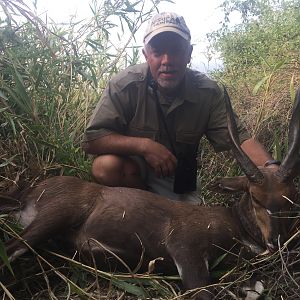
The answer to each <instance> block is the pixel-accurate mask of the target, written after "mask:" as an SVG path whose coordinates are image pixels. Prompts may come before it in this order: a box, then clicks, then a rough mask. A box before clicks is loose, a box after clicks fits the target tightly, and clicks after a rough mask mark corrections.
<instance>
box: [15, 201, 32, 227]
mask: <svg viewBox="0 0 300 300" xmlns="http://www.w3.org/2000/svg"><path fill="white" fill-rule="evenodd" d="M36 215H37V210H36V208H35V206H33V205H27V206H26V207H25V209H24V210H22V211H20V212H17V213H16V214H15V218H16V220H18V222H19V223H20V224H21V225H22V226H23V227H24V228H26V227H27V226H28V225H29V224H30V223H31V222H32V221H33V220H34V219H35V217H36Z"/></svg>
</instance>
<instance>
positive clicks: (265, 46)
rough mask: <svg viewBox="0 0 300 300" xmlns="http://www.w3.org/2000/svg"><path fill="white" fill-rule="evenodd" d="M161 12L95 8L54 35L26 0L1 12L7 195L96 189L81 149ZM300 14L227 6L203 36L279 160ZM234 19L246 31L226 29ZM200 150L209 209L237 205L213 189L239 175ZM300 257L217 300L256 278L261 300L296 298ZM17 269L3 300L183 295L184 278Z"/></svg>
mask: <svg viewBox="0 0 300 300" xmlns="http://www.w3.org/2000/svg"><path fill="white" fill-rule="evenodd" d="M160 2H162V0H161V1H160V0H155V1H154V0H151V1H143V0H136V1H131V0H104V1H103V2H101V3H99V2H97V1H96V0H94V1H92V2H91V11H92V14H93V15H92V17H91V18H90V19H89V20H84V21H79V22H77V21H70V23H69V24H67V25H58V24H55V23H48V21H47V22H46V21H43V20H42V19H41V18H39V17H37V16H36V15H35V14H34V13H33V10H32V9H30V8H29V7H27V6H26V5H25V3H24V2H23V1H22V0H0V5H1V7H2V14H0V132H1V133H0V177H1V181H0V185H1V190H3V191H5V190H6V189H7V188H9V187H10V186H11V185H12V184H13V183H14V182H16V181H17V180H19V178H21V179H22V180H24V179H27V180H29V181H36V180H40V179H42V178H43V177H47V176H49V175H55V174H64V175H75V176H79V177H82V178H86V179H89V178H90V171H89V169H90V161H89V158H88V157H86V156H85V155H84V153H83V151H82V150H81V147H80V143H81V139H82V134H83V131H84V128H85V127H86V125H87V122H88V118H89V117H90V115H91V112H92V110H93V108H94V107H95V105H96V103H97V102H98V99H99V97H100V96H101V93H102V91H103V89H104V87H105V86H106V83H107V81H108V80H109V78H110V77H111V76H112V75H113V74H114V73H115V72H117V71H118V70H119V69H121V68H124V67H125V66H127V65H130V64H134V63H136V62H137V61H138V60H139V56H138V47H137V46H136V47H135V46H131V44H132V43H131V42H132V40H133V39H134V34H135V32H136V31H137V29H138V28H139V27H140V26H141V24H142V23H143V22H145V21H147V20H148V19H149V18H150V16H151V15H152V14H153V13H154V12H156V10H157V9H158V7H159V4H160ZM299 6H300V4H299V1H297V0H277V1H275V0H271V1H270V0H256V1H253V0H243V1H241V0H225V1H224V2H223V4H222V6H221V8H222V9H223V11H224V22H223V24H222V26H221V28H220V29H219V30H218V31H216V32H212V33H210V34H209V35H208V39H209V41H210V47H209V49H208V51H209V52H211V53H214V55H216V53H217V54H219V55H220V56H221V58H222V61H223V68H222V69H221V70H215V71H214V72H213V73H212V74H211V76H213V77H215V78H216V79H218V80H219V81H221V82H223V83H225V84H226V85H227V86H228V89H229V92H230V94H231V97H232V100H233V102H234V105H235V109H236V111H237V112H238V114H239V115H240V117H241V119H242V120H243V121H244V122H245V123H246V124H247V127H248V128H249V130H250V132H251V133H253V135H255V136H257V137H258V138H259V139H260V140H261V141H262V142H263V143H264V144H265V145H266V146H267V147H268V148H269V150H270V151H271V152H273V155H274V156H275V157H276V158H278V159H280V158H281V157H282V156H283V155H284V153H285V151H286V145H287V141H286V136H287V134H286V124H287V123H288V120H289V115H290V110H291V105H292V102H293V99H294V95H295V88H296V87H297V86H299V83H300V72H299V69H300V52H299V45H300V34H299V28H300V7H299ZM233 14H235V15H236V14H238V15H239V16H240V18H241V22H240V24H238V25H236V26H235V27H230V19H231V16H232V15H233ZM194 55H197V54H196V53H195V54H194ZM202 149H203V156H202V159H201V164H202V171H201V174H200V176H199V180H201V182H202V189H203V191H202V194H203V198H204V201H205V202H206V203H209V204H211V205H213V204H216V203H218V202H225V201H226V202H227V201H233V200H232V198H231V199H229V198H227V197H225V196H224V197H223V198H220V197H219V196H218V197H217V198H216V197H215V195H213V194H212V193H211V192H209V191H208V189H207V188H206V187H207V184H208V181H210V180H211V179H212V178H213V177H214V176H224V175H237V174H238V173H239V170H238V169H237V168H236V165H235V163H234V162H233V160H232V159H231V157H229V156H228V154H226V153H222V154H215V153H214V152H213V151H212V150H211V149H210V148H209V146H208V145H207V144H206V143H204V144H203V147H202ZM203 170H205V172H204V171H203ZM208 170H210V171H209V172H208ZM0 226H1V228H2V230H3V239H2V240H5V239H7V237H8V235H11V234H16V233H15V232H18V229H17V227H16V225H15V224H13V223H11V222H10V221H9V220H8V219H7V216H3V215H0ZM291 242H292V241H290V243H291ZM2 248H3V247H2V243H0V256H1V257H2V258H4V261H5V263H6V264H8V262H7V260H6V258H5V254H4V253H3V249H2ZM299 252H300V251H299V249H298V251H297V250H295V251H292V252H289V251H288V250H287V247H286V246H284V247H283V248H282V250H281V252H280V253H276V254H274V255H273V257H271V259H270V260H267V259H260V260H252V261H249V262H241V263H240V264H239V265H238V266H236V267H235V268H234V269H233V270H232V271H231V272H227V273H225V275H224V274H223V277H222V278H221V280H220V283H219V284H217V285H216V290H217V291H218V292H219V294H218V296H217V297H218V298H217V299H236V298H234V297H237V296H234V295H237V294H238V293H239V285H240V283H242V282H247V281H248V279H249V277H250V275H252V273H254V272H256V273H259V275H261V276H264V278H265V281H266V282H267V283H268V285H267V289H266V290H265V291H264V295H265V299H279V298H280V297H281V296H282V297H284V299H298V298H300V297H299V294H300V292H299V285H300V284H299V274H298V275H297V274H296V275H295V276H296V277H295V278H293V277H292V276H291V274H290V273H289V269H288V268H289V266H290V265H291V264H295V263H296V262H297V261H298V260H299ZM45 257H47V260H46V259H45ZM33 261H34V263H32V262H33ZM278 266H282V268H283V270H285V271H282V270H281V269H280V270H279V269H278ZM12 267H13V268H12V270H11V272H10V271H9V269H8V268H5V270H4V271H1V272H4V273H1V274H0V278H1V279H0V285H1V288H2V290H3V295H4V296H3V298H4V299H6V298H7V299H79V298H80V299H81V298H83V299H99V298H101V297H102V298H107V299H110V298H111V299H116V298H119V299H125V298H130V296H125V295H124V293H123V292H122V291H121V292H120V290H125V291H127V292H128V293H129V294H131V295H135V296H138V297H146V296H147V297H148V296H153V297H157V298H159V297H160V298H173V297H176V295H177V294H178V291H179V289H178V287H177V283H178V277H177V278H174V277H172V278H165V277H160V276H152V275H143V276H136V275H135V274H126V275H124V274H122V275H116V274H110V273H105V272H102V271H101V270H98V271H97V270H96V269H95V268H90V267H88V266H84V265H82V264H80V263H78V262H77V261H76V260H75V258H74V260H73V259H68V258H66V257H63V256H61V255H59V254H57V253H53V252H51V253H45V252H41V253H39V254H37V253H36V254H35V255H34V257H33V256H32V255H27V256H25V258H23V260H22V259H20V260H18V262H17V263H15V264H13V266H12ZM12 271H13V273H14V275H12ZM215 273H216V276H217V277H220V275H218V274H217V273H218V270H216V272H215ZM14 276H15V277H14ZM297 276H298V277H297ZM99 278H102V279H105V280H104V281H103V280H98V279H99ZM275 278H279V279H278V280H277V281H276V282H274V279H275ZM170 280H172V281H171V283H170ZM114 286H115V287H118V288H119V289H118V290H115V289H114ZM103 287H105V289H103ZM99 294H100V296H99Z"/></svg>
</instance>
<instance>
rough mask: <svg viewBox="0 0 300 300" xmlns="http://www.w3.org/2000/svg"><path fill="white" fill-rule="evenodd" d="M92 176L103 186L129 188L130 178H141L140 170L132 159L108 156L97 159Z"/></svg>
mask: <svg viewBox="0 0 300 300" xmlns="http://www.w3.org/2000/svg"><path fill="white" fill-rule="evenodd" d="M92 174H93V176H94V178H95V179H96V181H97V182H99V183H101V184H103V185H108V186H128V184H127V183H126V182H127V180H128V177H130V176H139V174H140V170H139V166H138V165H137V164H136V163H135V162H134V161H133V160H131V159H130V158H125V157H120V156H117V155H113V154H108V155H100V156H98V157H96V158H95V160H94V162H93V165H92Z"/></svg>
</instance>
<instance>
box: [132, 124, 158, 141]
mask: <svg viewBox="0 0 300 300" xmlns="http://www.w3.org/2000/svg"><path fill="white" fill-rule="evenodd" d="M127 135H128V136H133V137H141V138H149V139H151V140H154V141H155V140H157V136H158V132H157V130H153V129H144V128H137V127H129V128H128V131H127Z"/></svg>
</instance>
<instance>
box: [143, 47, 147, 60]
mask: <svg viewBox="0 0 300 300" xmlns="http://www.w3.org/2000/svg"><path fill="white" fill-rule="evenodd" d="M142 52H143V55H144V57H145V59H146V61H147V60H148V55H147V49H146V47H144V48H143V49H142Z"/></svg>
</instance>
